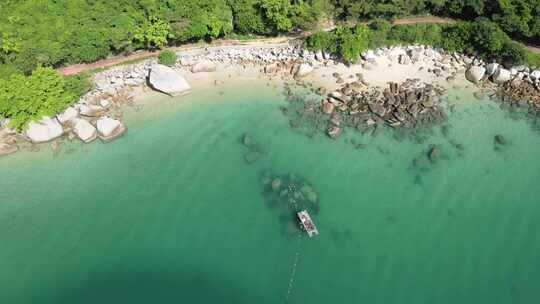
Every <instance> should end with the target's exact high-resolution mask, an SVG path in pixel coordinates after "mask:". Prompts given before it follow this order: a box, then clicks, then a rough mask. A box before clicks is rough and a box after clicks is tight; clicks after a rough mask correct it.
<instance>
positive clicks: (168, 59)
mask: <svg viewBox="0 0 540 304" xmlns="http://www.w3.org/2000/svg"><path fill="white" fill-rule="evenodd" d="M158 62H159V63H160V64H163V65H166V66H173V65H174V64H175V63H176V54H175V53H174V52H173V51H170V50H165V51H163V52H161V53H160V54H159V56H158Z"/></svg>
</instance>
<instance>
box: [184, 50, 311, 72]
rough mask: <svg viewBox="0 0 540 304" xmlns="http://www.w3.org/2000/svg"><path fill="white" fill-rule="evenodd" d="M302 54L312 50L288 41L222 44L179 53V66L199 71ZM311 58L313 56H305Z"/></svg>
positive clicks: (287, 60) (275, 60)
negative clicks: (219, 65) (217, 64)
mask: <svg viewBox="0 0 540 304" xmlns="http://www.w3.org/2000/svg"><path fill="white" fill-rule="evenodd" d="M302 54H305V55H306V56H310V52H307V51H306V52H303V49H302V48H301V47H298V46H294V45H291V44H288V43H283V44H272V45H262V46H222V47H212V48H206V49H204V50H201V49H194V50H187V51H182V52H181V53H179V54H178V55H179V60H178V63H177V67H179V68H184V67H186V66H187V67H191V69H192V72H198V71H200V69H201V68H205V69H204V70H207V69H208V67H213V66H214V67H215V63H226V64H234V65H247V64H256V65H261V66H264V65H267V64H271V63H275V62H289V61H295V60H297V59H301V58H303V57H302ZM305 59H306V60H308V61H309V60H310V59H311V56H310V57H308V58H305Z"/></svg>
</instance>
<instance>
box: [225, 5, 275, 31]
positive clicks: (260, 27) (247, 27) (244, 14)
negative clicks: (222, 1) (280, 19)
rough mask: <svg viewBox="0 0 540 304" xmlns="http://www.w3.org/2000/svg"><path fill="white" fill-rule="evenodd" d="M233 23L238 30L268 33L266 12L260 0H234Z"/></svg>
mask: <svg viewBox="0 0 540 304" xmlns="http://www.w3.org/2000/svg"><path fill="white" fill-rule="evenodd" d="M230 2H231V7H232V10H233V15H234V18H233V24H234V28H235V29H236V31H238V32H239V33H242V34H246V33H258V34H266V33H268V28H267V25H266V22H265V20H264V19H265V15H264V12H263V11H262V10H261V9H259V1H258V0H232V1H230Z"/></svg>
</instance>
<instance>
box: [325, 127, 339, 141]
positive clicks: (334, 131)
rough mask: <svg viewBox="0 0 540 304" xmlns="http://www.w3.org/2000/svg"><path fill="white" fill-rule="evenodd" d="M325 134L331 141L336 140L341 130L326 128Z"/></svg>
mask: <svg viewBox="0 0 540 304" xmlns="http://www.w3.org/2000/svg"><path fill="white" fill-rule="evenodd" d="M326 134H328V136H330V138H332V139H334V138H337V137H338V136H339V135H340V134H341V128H340V127H338V126H332V127H330V128H328V130H327V131H326Z"/></svg>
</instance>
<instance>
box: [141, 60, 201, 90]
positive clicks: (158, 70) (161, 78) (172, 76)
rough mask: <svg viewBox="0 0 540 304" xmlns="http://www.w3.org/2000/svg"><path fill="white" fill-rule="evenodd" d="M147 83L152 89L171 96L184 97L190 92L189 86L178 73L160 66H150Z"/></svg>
mask: <svg viewBox="0 0 540 304" xmlns="http://www.w3.org/2000/svg"><path fill="white" fill-rule="evenodd" d="M148 82H149V83H150V85H151V86H152V87H153V88H154V89H156V90H158V91H160V92H163V93H165V94H169V95H171V96H179V95H184V94H187V93H189V92H190V91H191V86H190V85H189V83H188V82H187V81H186V79H185V78H184V77H183V76H182V75H180V73H179V72H178V71H176V70H173V69H172V68H170V67H168V66H165V65H161V64H156V65H154V66H152V69H151V70H150V75H149V77H148Z"/></svg>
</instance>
